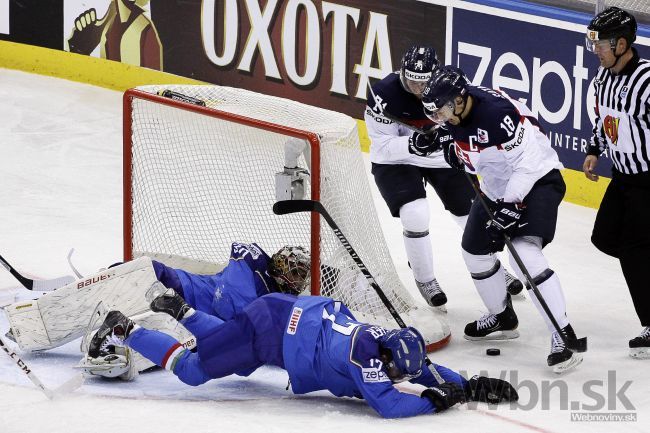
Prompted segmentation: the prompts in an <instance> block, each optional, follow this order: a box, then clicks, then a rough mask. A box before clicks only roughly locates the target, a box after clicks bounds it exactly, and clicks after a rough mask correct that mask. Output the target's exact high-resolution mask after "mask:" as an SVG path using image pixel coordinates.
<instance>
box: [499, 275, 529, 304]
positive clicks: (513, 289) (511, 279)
mask: <svg viewBox="0 0 650 433" xmlns="http://www.w3.org/2000/svg"><path fill="white" fill-rule="evenodd" d="M503 272H504V275H505V277H506V289H507V290H508V293H510V295H512V296H515V295H519V296H518V297H519V298H522V299H526V296H525V295H524V292H523V291H522V290H523V289H524V285H523V284H522V283H521V281H519V280H518V279H517V277H515V276H514V275H512V274H511V273H510V272H508V271H507V270H506V268H503Z"/></svg>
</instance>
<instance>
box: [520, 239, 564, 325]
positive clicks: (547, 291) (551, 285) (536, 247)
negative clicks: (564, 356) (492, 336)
mask: <svg viewBox="0 0 650 433" xmlns="http://www.w3.org/2000/svg"><path fill="white" fill-rule="evenodd" d="M512 245H513V246H514V248H515V250H516V251H517V253H518V254H519V257H520V258H521V260H522V261H523V263H524V266H526V270H528V273H529V274H530V276H531V277H532V278H533V281H534V282H535V284H536V285H537V288H538V289H539V292H540V294H541V295H542V297H543V298H544V301H545V302H546V304H547V305H548V308H549V309H550V310H551V312H552V313H553V317H554V318H555V320H556V321H557V323H558V325H560V328H564V327H565V326H566V325H568V324H569V319H568V318H567V315H566V302H565V300H564V293H563V292H562V286H561V285H560V279H559V278H558V276H557V274H555V272H553V271H552V270H551V269H550V268H549V266H548V261H547V260H546V257H544V254H543V253H542V240H541V239H540V238H539V237H522V238H515V239H513V241H512ZM510 265H511V266H512V269H513V270H514V271H515V272H516V274H517V276H518V277H519V279H520V280H521V282H522V283H525V282H526V279H525V277H524V275H523V273H522V272H521V269H519V266H518V265H517V262H515V260H514V259H513V258H512V256H511V257H510ZM531 298H532V300H533V303H534V304H535V307H537V310H538V311H539V313H540V314H541V315H542V318H543V319H544V322H545V323H546V326H547V327H548V329H549V330H550V331H551V332H553V331H555V328H554V327H553V324H552V323H551V321H550V320H549V318H548V317H547V315H546V312H545V311H544V309H543V308H542V306H541V304H540V303H539V301H538V300H537V297H536V296H534V295H532V294H531Z"/></svg>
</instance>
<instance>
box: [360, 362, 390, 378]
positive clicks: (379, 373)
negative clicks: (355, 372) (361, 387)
mask: <svg viewBox="0 0 650 433" xmlns="http://www.w3.org/2000/svg"><path fill="white" fill-rule="evenodd" d="M361 375H362V376H363V381H364V382H366V383H373V382H390V378H389V377H388V374H387V373H386V372H385V371H384V363H383V362H381V361H380V360H378V359H374V358H373V359H371V360H370V367H364V368H362V369H361Z"/></svg>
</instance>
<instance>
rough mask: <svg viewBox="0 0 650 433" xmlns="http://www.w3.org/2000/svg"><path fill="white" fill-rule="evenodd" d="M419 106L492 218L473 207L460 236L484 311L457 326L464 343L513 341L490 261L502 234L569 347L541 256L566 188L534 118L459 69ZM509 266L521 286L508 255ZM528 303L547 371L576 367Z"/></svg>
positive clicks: (506, 301)
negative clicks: (443, 133) (547, 345)
mask: <svg viewBox="0 0 650 433" xmlns="http://www.w3.org/2000/svg"><path fill="white" fill-rule="evenodd" d="M422 102H423V105H424V109H425V113H427V115H428V116H429V117H430V118H431V119H432V120H433V121H434V122H436V123H439V124H444V125H445V127H446V128H447V129H448V130H449V131H450V133H451V136H452V137H453V140H451V139H450V140H449V141H448V142H447V143H445V144H444V145H443V149H444V155H445V157H446V158H447V160H448V162H449V163H450V165H451V166H454V167H457V168H459V169H464V170H466V171H468V172H470V173H474V174H478V175H479V176H480V177H481V184H480V190H481V193H482V195H483V196H484V197H483V198H484V200H485V201H486V202H487V203H488V206H489V207H490V208H491V209H492V212H493V214H494V221H492V220H491V219H490V217H489V215H488V213H487V212H486V211H485V210H484V208H483V207H482V204H481V203H480V201H479V200H476V201H474V203H473V204H472V209H471V210H470V213H469V218H468V221H467V225H466V227H465V232H464V233H463V240H462V248H463V258H464V259H465V263H466V265H467V269H468V270H469V272H470V274H471V276H472V279H473V280H474V284H475V286H476V289H477V291H478V293H479V295H480V297H481V299H482V300H483V303H484V304H485V306H486V307H487V308H488V311H489V312H488V314H486V315H485V316H483V317H481V318H480V319H478V320H476V321H474V322H471V323H469V324H468V325H467V326H466V327H465V338H466V339H468V340H489V339H510V338H516V337H518V336H519V333H518V331H517V325H518V319H517V315H516V314H515V312H514V309H513V308H512V303H511V302H510V296H509V294H508V292H507V291H506V284H505V278H504V273H503V268H502V266H501V264H500V262H499V260H498V259H497V257H496V256H495V253H496V252H497V251H501V250H503V247H504V235H508V236H509V237H510V238H511V240H512V244H513V245H514V248H515V249H516V251H517V252H518V254H519V256H520V257H521V259H522V261H523V264H524V265H525V266H526V268H527V270H528V272H529V274H530V275H531V276H532V279H533V282H534V283H535V284H536V285H537V287H538V289H539V291H540V293H541V295H542V297H543V299H544V300H545V302H546V304H547V305H548V307H549V308H550V311H551V313H552V314H553V317H554V319H555V320H556V321H557V323H558V325H559V327H560V328H561V332H562V333H563V334H564V337H565V340H566V341H568V342H574V341H576V336H575V333H574V331H573V329H572V327H571V324H570V323H569V319H568V317H567V315H566V308H565V301H564V295H563V293H562V287H561V286H560V280H559V278H558V276H557V275H556V274H555V272H554V271H553V270H552V269H551V268H550V266H549V264H548V262H547V260H546V258H545V257H544V254H543V253H542V248H543V247H544V246H546V245H547V244H548V243H549V242H551V241H552V240H553V237H554V235H555V226H556V221H557V209H558V206H559V205H560V202H561V201H562V198H563V197H564V193H565V190H566V187H565V184H564V181H563V179H562V176H561V174H560V172H559V169H560V168H562V164H561V163H560V161H559V159H558V157H557V154H556V153H555V151H554V150H553V149H552V148H551V144H550V142H549V140H548V138H547V137H546V135H544V133H543V132H542V130H541V128H540V126H539V123H538V121H537V119H536V118H535V117H534V116H533V114H532V113H531V112H530V110H528V108H526V106H524V105H523V104H521V103H519V102H517V101H514V100H512V99H510V98H508V97H506V96H504V95H503V94H501V93H499V92H497V91H494V90H492V89H487V88H483V87H476V86H471V85H470V84H469V82H468V80H467V78H466V77H465V75H464V74H463V72H462V71H461V70H460V69H458V68H454V67H449V66H447V67H443V68H440V69H439V70H438V71H437V72H435V73H434V74H433V77H432V78H431V80H430V81H429V83H428V85H427V88H426V89H425V90H424V93H423V96H422ZM510 262H511V265H512V266H513V268H514V269H515V271H516V272H517V275H518V276H519V278H521V279H522V281H523V280H524V278H525V277H524V275H523V273H522V271H521V269H520V268H519V266H518V265H517V262H516V261H515V260H513V259H512V256H511V261H510ZM531 298H532V299H533V302H534V303H535V305H536V306H537V308H538V310H539V311H540V313H541V314H542V316H543V317H544V319H545V321H546V323H547V326H548V329H549V330H550V331H551V333H552V338H551V340H552V342H551V353H550V355H549V356H548V359H547V362H548V365H549V366H551V367H553V370H554V371H556V372H561V371H564V370H566V369H568V368H572V367H574V366H575V365H577V364H579V363H580V361H581V360H582V356H581V355H579V354H577V353H575V352H574V351H573V350H570V348H569V347H566V346H565V343H564V341H563V339H562V337H561V336H560V335H559V333H558V332H557V331H556V330H555V327H554V326H553V323H552V322H551V320H550V319H549V318H548V316H547V315H546V313H545V312H544V310H543V307H542V306H541V305H540V303H539V301H538V299H537V298H536V297H535V296H532V297H531ZM572 347H573V346H572Z"/></svg>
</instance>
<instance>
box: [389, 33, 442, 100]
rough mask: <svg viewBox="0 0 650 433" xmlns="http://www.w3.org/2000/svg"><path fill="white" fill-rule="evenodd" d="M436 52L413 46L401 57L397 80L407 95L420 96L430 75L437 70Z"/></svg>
mask: <svg viewBox="0 0 650 433" xmlns="http://www.w3.org/2000/svg"><path fill="white" fill-rule="evenodd" d="M438 64H439V63H438V57H437V56H436V50H434V49H433V48H431V47H427V46H423V45H413V46H412V47H411V48H409V49H408V50H407V51H406V52H405V53H404V56H403V57H402V66H401V68H400V71H399V79H400V82H401V83H402V87H403V88H404V90H406V91H407V92H409V93H413V94H414V95H416V96H418V97H419V96H420V95H421V94H422V91H423V90H424V87H425V86H426V84H427V81H429V79H430V78H431V74H432V73H433V71H435V70H436V69H437V68H438Z"/></svg>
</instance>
